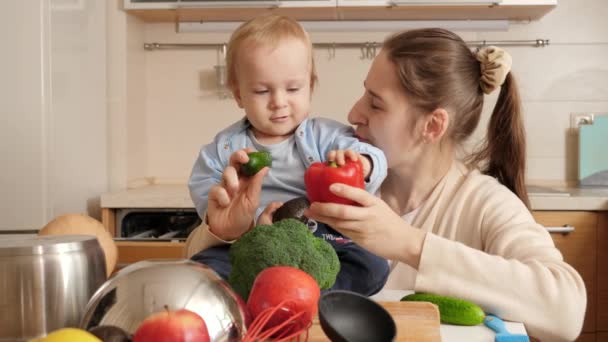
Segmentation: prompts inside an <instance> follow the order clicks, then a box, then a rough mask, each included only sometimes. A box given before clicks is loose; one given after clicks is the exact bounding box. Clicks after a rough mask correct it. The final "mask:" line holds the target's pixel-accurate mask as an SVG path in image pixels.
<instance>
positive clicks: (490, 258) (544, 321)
mask: <svg viewBox="0 0 608 342" xmlns="http://www.w3.org/2000/svg"><path fill="white" fill-rule="evenodd" d="M412 225H413V226H414V227H419V228H421V229H424V230H426V231H428V232H429V233H430V234H427V237H426V240H425V242H424V247H423V250H422V255H421V258H420V265H419V269H418V271H417V272H416V271H415V270H414V269H412V268H411V267H409V266H408V265H406V264H402V263H395V264H393V269H392V272H391V274H390V276H389V280H388V283H387V284H386V286H385V288H387V289H404V290H414V291H416V292H428V293H436V294H442V295H448V296H454V297H458V298H463V299H468V300H471V301H473V302H475V303H477V304H479V305H480V306H481V307H482V308H483V309H484V311H486V312H488V313H494V314H496V315H498V316H501V317H503V318H505V319H508V320H514V321H520V322H523V323H524V324H525V326H526V329H527V330H528V333H529V334H530V335H531V336H534V337H536V338H539V339H540V340H542V341H562V340H563V341H571V340H574V338H575V337H576V336H578V334H579V333H580V331H581V328H582V324H583V318H584V313H585V307H586V298H587V297H586V292H585V285H584V283H583V280H582V279H581V277H580V275H579V274H578V273H577V272H576V271H575V270H574V269H573V268H572V267H571V266H570V265H568V264H566V263H565V262H564V261H563V258H562V255H561V253H560V252H559V251H558V250H557V249H556V248H555V245H554V244H553V241H552V239H551V237H550V236H549V234H548V233H547V231H546V229H545V228H544V227H542V226H541V225H539V224H537V223H536V222H535V221H534V218H533V217H532V215H531V214H530V212H529V211H528V209H527V208H526V207H525V205H524V204H523V203H522V202H521V201H520V200H519V199H518V198H517V197H516V196H515V195H514V194H513V193H512V192H511V191H509V190H508V189H507V188H506V187H504V186H503V185H501V184H500V183H498V182H497V181H496V180H495V179H494V178H492V177H488V176H485V175H482V174H480V173H479V172H478V171H477V170H472V171H471V170H469V169H467V168H466V167H465V166H464V165H462V164H460V163H455V164H454V165H453V166H452V168H451V169H450V171H449V172H448V174H447V175H446V176H445V177H444V179H443V180H442V181H441V182H440V183H439V184H438V185H437V187H436V188H435V189H434V190H433V192H432V194H431V195H430V197H429V198H428V199H427V200H426V202H425V203H424V204H423V205H422V207H420V209H419V211H418V214H417V215H416V217H415V219H414V221H413V222H412ZM221 243H227V241H222V240H220V239H218V238H217V237H215V236H214V235H213V234H211V233H210V232H209V230H208V229H207V227H201V228H198V229H197V230H196V231H194V232H193V233H192V234H191V235H190V237H189V238H188V243H187V253H188V256H192V255H193V254H195V253H196V252H198V251H200V250H202V249H205V248H208V247H209V246H212V245H217V244H221Z"/></svg>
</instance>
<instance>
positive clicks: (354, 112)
mask: <svg viewBox="0 0 608 342" xmlns="http://www.w3.org/2000/svg"><path fill="white" fill-rule="evenodd" d="M360 107H361V99H359V101H357V102H356V103H355V105H354V106H353V108H351V110H350V112H348V117H347V119H348V122H349V123H350V124H351V125H359V124H361V123H363V115H362V114H361V111H360Z"/></svg>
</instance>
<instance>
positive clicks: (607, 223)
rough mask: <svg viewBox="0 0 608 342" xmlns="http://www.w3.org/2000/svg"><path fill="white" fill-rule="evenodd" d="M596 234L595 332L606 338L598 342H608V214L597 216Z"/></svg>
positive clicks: (603, 213)
mask: <svg viewBox="0 0 608 342" xmlns="http://www.w3.org/2000/svg"><path fill="white" fill-rule="evenodd" d="M597 234H598V251H597V252H598V255H597V278H598V279H597V283H598V289H597V290H598V293H597V330H598V331H602V332H604V336H605V337H606V339H604V340H600V339H599V338H598V341H608V212H602V213H601V214H599V220H598V225H597Z"/></svg>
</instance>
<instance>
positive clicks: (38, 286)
mask: <svg viewBox="0 0 608 342" xmlns="http://www.w3.org/2000/svg"><path fill="white" fill-rule="evenodd" d="M105 279H106V265H105V258H104V254H103V251H102V250H101V247H100V245H99V243H98V241H97V239H96V238H95V237H93V236H85V235H62V236H55V235H54V236H19V237H8V238H7V237H4V238H0V317H1V318H0V341H26V340H29V339H32V338H37V337H42V336H45V335H47V334H48V333H49V332H51V331H53V330H57V329H60V328H64V327H77V326H78V324H79V322H80V319H81V318H82V314H83V313H84V310H85V307H86V305H87V302H88V301H89V299H90V298H91V296H92V295H93V293H94V292H95V290H97V288H98V287H99V286H100V285H101V284H102V283H103V282H104V281H105Z"/></svg>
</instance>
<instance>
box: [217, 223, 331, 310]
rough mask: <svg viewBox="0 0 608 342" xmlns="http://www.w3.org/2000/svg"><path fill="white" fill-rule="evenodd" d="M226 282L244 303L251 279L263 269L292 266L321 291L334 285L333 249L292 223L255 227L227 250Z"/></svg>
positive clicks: (305, 227) (302, 227)
mask: <svg viewBox="0 0 608 342" xmlns="http://www.w3.org/2000/svg"><path fill="white" fill-rule="evenodd" d="M230 263H231V264H232V271H231V272H230V276H229V277H228V282H229V283H230V285H231V286H232V288H233V289H234V290H235V291H236V292H237V293H238V294H239V295H241V296H242V297H243V299H245V300H247V298H248V297H249V291H250V290H251V287H252V286H253V281H254V280H255V277H256V276H257V275H258V273H260V272H261V271H262V270H264V269H265V268H267V267H271V266H279V265H283V266H292V267H297V268H299V269H301V270H303V271H304V272H306V273H308V274H310V275H311V276H312V277H313V278H315V280H316V281H317V283H318V284H319V287H320V288H322V289H328V288H330V287H331V286H332V285H333V284H334V283H335V282H336V276H337V275H338V271H340V262H339V260H338V256H337V254H336V251H335V250H334V249H333V247H332V246H331V245H330V244H329V243H328V242H327V241H325V240H323V239H321V238H318V237H316V236H314V235H313V234H312V232H311V231H310V230H309V229H308V227H307V226H306V225H305V224H304V223H302V222H300V221H298V220H296V219H291V218H289V219H284V220H281V221H278V222H275V223H274V224H272V225H258V226H256V227H255V228H253V229H252V230H250V231H249V232H247V233H245V234H243V236H241V237H240V238H239V239H238V240H237V241H236V242H235V243H234V244H233V245H232V246H231V247H230Z"/></svg>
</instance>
